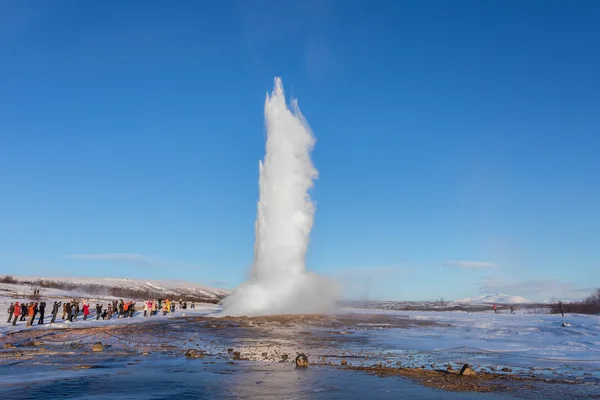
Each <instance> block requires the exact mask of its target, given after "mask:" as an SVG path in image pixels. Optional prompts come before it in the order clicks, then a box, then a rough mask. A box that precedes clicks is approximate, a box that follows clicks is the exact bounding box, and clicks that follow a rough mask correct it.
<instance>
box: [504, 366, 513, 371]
mask: <svg viewBox="0 0 600 400" xmlns="http://www.w3.org/2000/svg"><path fill="white" fill-rule="evenodd" d="M502 372H512V369H510V368H508V367H504V368H502Z"/></svg>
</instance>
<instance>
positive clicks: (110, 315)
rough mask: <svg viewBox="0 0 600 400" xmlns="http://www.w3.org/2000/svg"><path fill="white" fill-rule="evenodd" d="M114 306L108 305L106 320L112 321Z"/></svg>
mask: <svg viewBox="0 0 600 400" xmlns="http://www.w3.org/2000/svg"><path fill="white" fill-rule="evenodd" d="M113 306H114V305H113V304H112V303H110V302H109V303H108V306H107V307H106V319H111V318H112V315H113Z"/></svg>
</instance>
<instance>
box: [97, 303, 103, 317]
mask: <svg viewBox="0 0 600 400" xmlns="http://www.w3.org/2000/svg"><path fill="white" fill-rule="evenodd" d="M100 315H102V304H99V303H96V321H97V320H99V319H100Z"/></svg>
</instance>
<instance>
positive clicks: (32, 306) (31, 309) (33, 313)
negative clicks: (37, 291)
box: [25, 303, 35, 326]
mask: <svg viewBox="0 0 600 400" xmlns="http://www.w3.org/2000/svg"><path fill="white" fill-rule="evenodd" d="M27 311H28V315H29V319H28V320H27V325H25V326H31V325H32V324H33V316H34V315H35V303H31V305H30V306H29V310H27Z"/></svg>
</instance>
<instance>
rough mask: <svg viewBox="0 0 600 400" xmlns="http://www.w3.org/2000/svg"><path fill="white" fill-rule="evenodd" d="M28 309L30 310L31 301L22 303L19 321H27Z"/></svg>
mask: <svg viewBox="0 0 600 400" xmlns="http://www.w3.org/2000/svg"><path fill="white" fill-rule="evenodd" d="M27 310H29V303H25V304H22V305H21V319H20V320H19V321H25V318H26V317H27V312H28V311H27Z"/></svg>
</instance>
